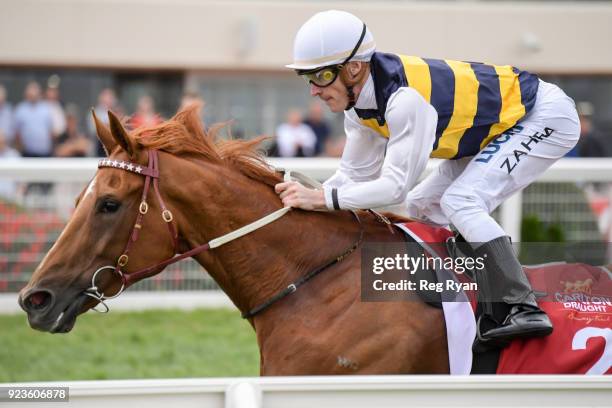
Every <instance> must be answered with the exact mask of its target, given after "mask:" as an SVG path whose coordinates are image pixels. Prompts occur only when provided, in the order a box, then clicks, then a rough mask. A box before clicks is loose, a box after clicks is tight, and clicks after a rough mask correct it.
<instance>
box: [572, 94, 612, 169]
mask: <svg viewBox="0 0 612 408" xmlns="http://www.w3.org/2000/svg"><path fill="white" fill-rule="evenodd" d="M576 108H577V110H578V116H579V117H580V139H579V140H578V144H577V145H576V146H575V147H574V148H573V149H572V150H570V151H569V152H568V153H567V154H566V157H608V156H609V155H610V152H609V151H607V148H608V146H607V145H606V143H605V142H604V140H603V137H602V136H601V135H600V134H599V133H598V132H597V131H596V130H595V127H594V126H593V120H592V117H593V105H592V104H591V103H590V102H578V104H577V105H576Z"/></svg>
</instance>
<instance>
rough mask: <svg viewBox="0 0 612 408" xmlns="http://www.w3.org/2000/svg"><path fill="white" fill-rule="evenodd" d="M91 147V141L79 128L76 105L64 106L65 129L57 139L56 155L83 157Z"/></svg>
mask: <svg viewBox="0 0 612 408" xmlns="http://www.w3.org/2000/svg"><path fill="white" fill-rule="evenodd" d="M90 149H91V141H90V140H89V139H88V138H87V137H86V136H85V135H84V134H83V133H81V131H80V129H79V115H78V109H77V107H76V105H68V106H67V107H66V130H65V131H64V133H62V134H61V135H60V136H59V137H58V139H57V146H56V147H55V155H56V156H58V157H85V156H87V155H88V153H89V151H90Z"/></svg>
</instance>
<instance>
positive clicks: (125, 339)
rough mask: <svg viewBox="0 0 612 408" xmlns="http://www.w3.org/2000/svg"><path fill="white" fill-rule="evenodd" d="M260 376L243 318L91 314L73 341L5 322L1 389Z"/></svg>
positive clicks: (15, 319)
mask: <svg viewBox="0 0 612 408" xmlns="http://www.w3.org/2000/svg"><path fill="white" fill-rule="evenodd" d="M257 375H259V353H258V351H257V344H256V341H255V333H254V331H253V329H252V328H251V326H250V325H249V324H248V322H247V321H245V320H243V319H241V317H240V314H239V312H237V311H235V310H225V309H202V310H197V311H191V312H184V311H178V310H172V311H167V310H163V311H162V310H159V311H146V312H130V313H127V312H114V311H112V312H111V313H109V314H105V315H102V314H97V313H95V312H92V311H90V312H88V313H86V314H84V315H81V316H79V318H78V319H77V322H76V325H75V327H74V329H73V330H72V331H71V332H70V333H68V334H48V333H42V332H39V331H35V330H33V329H31V328H30V327H29V325H28V323H27V321H26V316H25V313H24V314H18V315H8V316H7V315H0V382H22V381H60V380H100V379H126V378H138V379H143V378H177V377H229V376H257Z"/></svg>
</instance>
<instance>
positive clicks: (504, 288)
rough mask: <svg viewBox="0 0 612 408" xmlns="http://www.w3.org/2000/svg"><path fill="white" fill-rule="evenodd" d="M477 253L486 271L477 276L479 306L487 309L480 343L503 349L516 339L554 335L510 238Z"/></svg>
mask: <svg viewBox="0 0 612 408" xmlns="http://www.w3.org/2000/svg"><path fill="white" fill-rule="evenodd" d="M475 253H476V255H477V256H479V257H484V267H485V269H484V270H481V271H478V273H477V275H476V281H477V282H478V290H479V292H480V295H481V296H479V297H480V299H479V303H480V301H482V302H483V309H484V310H483V316H481V318H480V319H479V321H478V327H477V330H478V339H477V343H478V342H480V343H481V344H487V343H490V344H491V345H495V346H498V347H500V346H501V347H503V346H505V345H507V344H508V343H509V341H510V340H513V339H518V338H526V337H540V336H547V335H549V334H550V333H552V331H553V326H552V323H551V321H550V319H549V318H548V316H547V315H546V313H544V311H543V310H542V309H540V308H539V307H538V304H537V303H536V298H535V295H534V294H533V290H532V289H531V285H530V284H529V281H528V280H527V277H526V276H525V272H524V271H523V267H522V266H521V264H520V263H519V261H518V259H517V257H516V255H515V253H514V250H513V248H512V243H511V241H510V238H509V237H499V238H496V239H494V240H492V241H489V242H487V243H485V244H483V245H481V246H480V247H478V248H476V250H475ZM500 322H501V323H500Z"/></svg>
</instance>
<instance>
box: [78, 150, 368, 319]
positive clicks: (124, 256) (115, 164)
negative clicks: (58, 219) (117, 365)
mask: <svg viewBox="0 0 612 408" xmlns="http://www.w3.org/2000/svg"><path fill="white" fill-rule="evenodd" d="M147 153H148V157H149V163H148V165H147V167H143V166H142V165H139V164H135V163H131V162H124V161H117V160H111V159H108V158H107V159H102V160H100V162H99V163H98V168H99V169H100V168H103V167H108V168H114V169H120V170H125V171H128V172H131V173H134V174H137V175H140V176H143V177H145V183H144V188H143V190H142V196H141V199H140V205H139V206H138V215H137V216H136V221H135V222H134V226H133V227H132V232H131V233H130V236H129V239H128V242H127V243H126V245H125V248H124V250H123V252H122V253H121V255H120V256H119V257H118V258H117V261H116V264H115V266H111V265H107V266H103V267H101V268H99V269H98V270H96V272H94V274H93V276H92V278H91V286H90V287H89V288H87V289H85V291H84V292H83V293H84V294H85V295H86V296H89V297H92V298H94V299H96V300H97V301H98V302H99V304H101V305H102V306H103V307H104V310H98V309H97V306H98V305H96V307H94V310H95V311H97V312H101V313H106V312H108V311H109V307H108V305H107V304H106V303H105V302H104V301H105V300H107V299H114V298H116V297H118V296H119V295H120V294H121V293H123V291H124V290H125V289H126V288H127V287H129V286H130V285H132V284H134V283H136V282H137V281H139V280H141V279H145V278H148V277H151V276H153V275H157V274H158V273H160V272H161V271H162V270H163V269H164V268H165V267H166V266H168V265H171V264H173V263H176V262H178V261H180V260H183V259H185V258H189V257H192V256H195V255H197V254H199V253H201V252H204V251H207V250H209V249H212V248H217V247H219V246H221V245H223V244H226V243H228V242H230V241H233V240H234V239H237V238H240V237H242V236H244V235H246V234H248V233H250V232H252V231H255V230H256V229H259V228H261V227H263V226H264V225H267V224H269V223H271V222H273V221H275V220H277V219H279V218H280V217H282V216H283V215H285V214H286V213H287V212H289V210H291V207H283V208H280V209H278V210H276V211H274V212H273V213H271V214H268V215H267V216H265V217H263V218H260V219H258V220H257V221H254V222H252V223H250V224H247V225H245V226H243V227H241V228H239V229H237V230H235V231H232V232H230V233H228V234H225V235H223V236H221V237H218V238H215V239H213V240H211V241H209V242H207V243H206V244H203V245H199V246H197V247H195V248H192V249H190V250H189V251H187V252H184V253H182V254H179V255H177V254H176V253H177V252H176V251H177V246H178V230H177V228H176V227H175V225H174V216H173V215H172V212H171V211H170V210H168V208H167V207H166V204H165V203H164V200H163V199H162V196H161V194H160V192H159V162H158V154H157V150H152V149H151V150H148V152H147ZM298 179H300V181H302V182H303V183H306V184H313V183H312V182H311V181H310V180H308V179H307V178H306V177H305V176H303V175H299V176H298ZM289 180H291V172H290V171H287V170H285V181H289ZM151 183H152V184H153V190H154V191H155V195H156V197H157V201H158V202H159V205H160V207H161V209H162V212H161V217H162V219H163V220H164V222H165V223H166V225H167V226H168V231H169V233H170V236H171V237H172V244H173V256H172V257H170V258H168V259H166V260H164V261H162V262H160V263H158V264H156V265H153V266H150V267H147V268H144V269H141V270H139V271H136V272H132V273H124V272H123V271H122V268H124V267H125V266H126V265H127V264H128V261H129V256H128V253H129V251H130V248H131V247H132V245H133V244H134V243H135V242H136V241H137V240H138V236H139V233H140V230H141V229H142V222H143V217H144V216H145V214H147V212H148V211H149V204H148V203H147V197H148V195H149V190H150V188H151ZM352 213H353V215H354V216H355V218H356V219H357V221H358V222H359V237H358V239H357V240H356V241H355V242H354V243H353V245H351V247H350V248H348V249H347V250H346V251H344V252H343V253H342V254H340V255H339V256H337V257H336V258H334V259H332V260H330V261H329V262H328V263H326V264H325V265H322V266H320V267H318V268H316V269H314V270H312V271H310V272H309V273H308V274H306V275H304V276H302V277H301V278H300V279H298V280H297V281H295V282H293V283H291V284H289V285H288V286H287V287H286V288H285V289H283V290H281V291H279V292H278V293H276V294H275V295H274V296H272V297H271V298H270V299H268V300H267V301H265V302H264V303H262V304H260V305H258V306H256V307H254V308H252V309H251V310H249V311H247V312H243V313H242V317H244V318H250V317H253V316H255V315H256V314H257V313H259V312H261V311H263V310H264V309H266V308H268V307H269V306H270V305H272V304H273V303H275V302H277V301H278V300H280V299H282V298H284V297H285V296H288V295H290V294H292V293H293V292H295V291H296V290H297V288H298V287H299V286H301V285H302V284H304V283H306V282H307V281H308V280H310V279H311V278H313V277H314V276H315V275H317V274H318V273H319V272H322V271H323V270H325V269H327V268H329V267H330V266H332V265H334V264H336V263H338V262H341V261H342V260H343V259H345V258H346V257H347V256H348V255H350V254H351V253H352V252H354V251H355V250H356V249H357V248H358V247H359V245H361V242H362V240H363V233H364V231H363V226H362V224H361V220H360V219H359V217H358V216H357V213H355V212H352ZM106 270H108V271H111V272H112V273H114V274H116V275H117V276H118V277H119V278H120V279H121V287H120V288H119V290H118V291H117V292H116V293H114V294H113V295H106V294H105V293H104V292H102V291H100V288H99V287H98V286H97V285H96V282H97V279H98V276H99V275H100V274H101V273H102V272H103V271H106Z"/></svg>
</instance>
